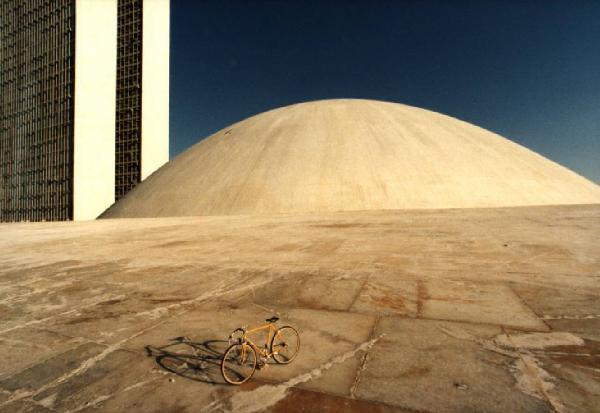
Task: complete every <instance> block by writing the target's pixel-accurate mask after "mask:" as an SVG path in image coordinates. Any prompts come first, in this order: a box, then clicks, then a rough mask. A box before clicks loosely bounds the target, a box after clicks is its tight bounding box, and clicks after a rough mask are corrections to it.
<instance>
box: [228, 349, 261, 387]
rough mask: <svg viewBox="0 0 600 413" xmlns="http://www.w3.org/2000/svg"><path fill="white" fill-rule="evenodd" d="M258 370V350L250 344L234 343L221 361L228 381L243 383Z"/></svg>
mask: <svg viewBox="0 0 600 413" xmlns="http://www.w3.org/2000/svg"><path fill="white" fill-rule="evenodd" d="M255 370H256V350H254V348H252V346H250V345H249V344H246V343H241V344H239V343H238V344H232V345H231V346H229V348H228V349H227V351H226V352H225V354H224V355H223V360H222V361H221V373H222V374H223V378H224V379H225V381H226V382H227V383H230V384H242V383H245V382H246V381H248V380H249V379H250V377H252V375H253V374H254V371H255Z"/></svg>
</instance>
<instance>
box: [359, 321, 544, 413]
mask: <svg viewBox="0 0 600 413" xmlns="http://www.w3.org/2000/svg"><path fill="white" fill-rule="evenodd" d="M500 332H501V329H500V328H499V327H495V326H484V325H474V324H471V325H467V324H462V323H451V322H442V321H431V320H416V319H413V320H410V319H402V318H396V317H385V318H382V319H381V320H380V322H379V324H378V325H377V329H376V334H385V336H384V337H383V338H382V339H381V340H380V341H378V342H377V343H376V344H375V345H374V346H373V348H372V349H371V350H370V351H369V354H368V361H367V363H366V366H365V369H364V370H363V371H362V373H361V375H360V382H359V384H358V387H357V390H356V397H357V398H359V399H362V400H373V401H382V402H384V403H386V404H391V405H395V406H398V407H401V408H407V409H414V410H424V411H431V412H448V413H450V412H465V411H478V412H508V411H511V412H513V411H514V412H516V411H527V412H547V411H548V410H549V409H550V406H549V405H548V403H547V402H545V401H542V400H539V399H536V398H534V397H531V396H528V395H526V394H524V393H521V392H519V391H517V390H516V388H515V378H514V377H513V375H512V374H511V372H510V370H509V368H510V365H511V363H512V362H513V360H512V359H511V358H510V357H507V356H504V355H502V354H499V353H496V352H493V351H489V350H487V349H485V348H483V347H482V345H481V344H480V343H479V342H477V340H478V339H481V340H488V339H491V338H492V337H494V336H495V335H497V334H499V333H500Z"/></svg>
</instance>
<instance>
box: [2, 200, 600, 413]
mask: <svg viewBox="0 0 600 413" xmlns="http://www.w3.org/2000/svg"><path fill="white" fill-rule="evenodd" d="M0 251H2V253H0V314H2V317H1V319H0V351H1V352H2V354H3V356H4V357H3V362H2V363H1V364H0V411H2V412H38V411H39V412H79V411H82V412H92V411H93V412H97V411H106V412H112V411H125V410H128V411H144V412H148V411H150V412H152V411H155V412H171V411H173V412H180V411H181V412H187V411H189V412H196V411H206V412H209V411H215V412H218V411H226V412H227V411H236V412H256V411H261V410H269V411H277V412H288V411H326V412H347V411H350V412H351V411H361V412H363V411H366V412H432V413H433V412H503V413H504V412H552V411H554V412H559V413H562V412H594V411H598V406H600V206H598V205H592V206H570V207H531V208H506V209H471V210H439V211H379V212H372V211H371V212H346V213H329V214H318V215H311V214H307V215H272V216H252V217H249V216H232V217H195V218H159V219H123V220H100V221H94V222H81V223H72V222H71V223H23V224H2V225H0ZM274 314H276V315H279V317H281V319H282V320H281V322H280V324H291V325H293V326H296V327H297V328H298V329H299V331H300V335H301V341H302V347H301V350H300V353H299V355H298V358H297V359H296V360H295V361H294V362H293V363H291V364H290V365H285V366H280V365H271V364H270V365H268V366H267V367H266V368H264V369H261V370H260V371H257V373H256V374H255V376H254V378H253V379H252V380H251V381H250V382H248V383H246V384H244V385H242V386H239V387H236V386H231V385H226V384H224V381H223V378H222V377H221V373H220V369H219V361H220V360H219V357H220V355H221V354H222V353H223V351H224V349H225V347H226V345H227V343H226V338H227V336H228V335H229V333H230V332H231V331H232V330H233V329H234V328H236V327H239V326H241V325H246V324H248V325H253V324H257V323H260V322H261V321H262V320H264V319H265V318H267V317H270V316H272V315H274ZM183 337H185V338H183Z"/></svg>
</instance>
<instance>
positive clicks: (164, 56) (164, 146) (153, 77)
mask: <svg viewBox="0 0 600 413" xmlns="http://www.w3.org/2000/svg"><path fill="white" fill-rule="evenodd" d="M169 15H170V12H169V0H144V11H143V19H144V21H143V38H142V180H144V179H146V178H147V177H148V176H149V175H150V174H152V172H154V171H155V170H157V169H158V168H160V167H161V166H162V165H163V164H165V163H166V162H167V161H168V160H169Z"/></svg>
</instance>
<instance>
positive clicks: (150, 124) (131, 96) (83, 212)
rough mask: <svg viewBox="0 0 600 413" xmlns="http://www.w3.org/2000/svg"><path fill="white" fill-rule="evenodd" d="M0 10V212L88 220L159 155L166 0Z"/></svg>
mask: <svg viewBox="0 0 600 413" xmlns="http://www.w3.org/2000/svg"><path fill="white" fill-rule="evenodd" d="M0 13H1V22H0V40H1V42H2V44H1V55H0V61H1V67H0V75H1V78H0V86H1V91H2V93H1V97H0V99H1V100H0V221H4V222H11V221H44V220H46V221H48V220H71V219H74V220H85V219H94V218H95V217H97V216H98V215H99V214H101V213H102V212H103V211H104V210H105V209H106V208H108V207H109V206H110V205H111V204H112V203H114V201H115V200H116V199H119V198H121V197H122V196H123V195H125V194H126V193H127V192H128V191H129V190H131V189H132V188H133V187H134V186H135V185H136V184H137V183H139V182H140V181H141V180H143V179H145V178H146V177H147V176H149V175H150V174H151V173H152V172H154V171H155V170H156V169H158V168H159V167H160V166H161V165H162V164H164V163H165V162H167V161H168V150H169V149H168V147H169V140H168V139H169V138H168V123H169V0H0Z"/></svg>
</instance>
